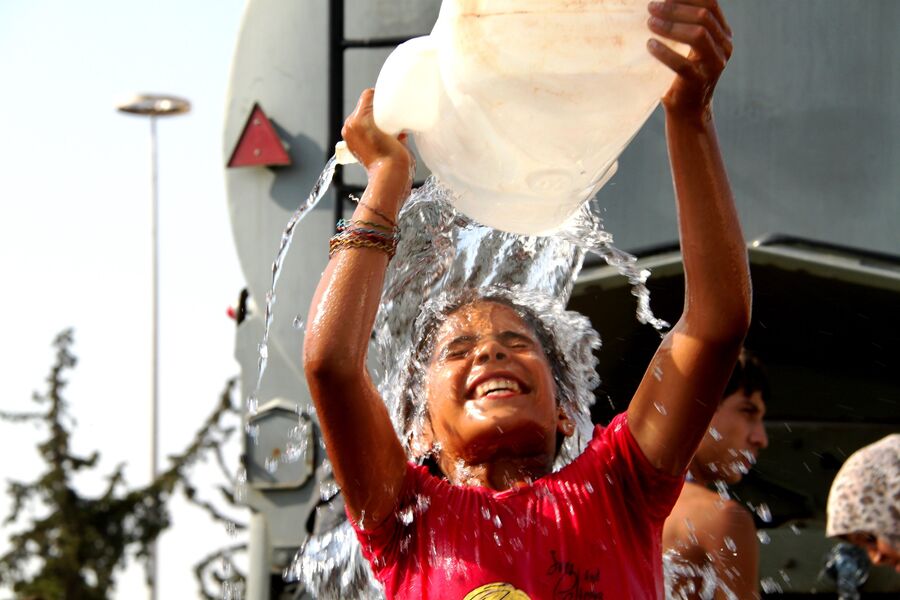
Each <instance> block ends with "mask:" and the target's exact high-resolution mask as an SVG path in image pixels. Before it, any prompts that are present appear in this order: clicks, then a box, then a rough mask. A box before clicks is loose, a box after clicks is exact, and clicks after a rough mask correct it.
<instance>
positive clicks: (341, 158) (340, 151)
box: [334, 140, 359, 165]
mask: <svg viewBox="0 0 900 600" xmlns="http://www.w3.org/2000/svg"><path fill="white" fill-rule="evenodd" d="M334 158H335V159H336V160H337V164H339V165H354V164H356V163H358V162H359V161H358V160H356V157H355V156H353V153H352V152H350V148H348V147H347V142H345V141H344V140H341V141H339V142H338V143H337V144H335V145H334Z"/></svg>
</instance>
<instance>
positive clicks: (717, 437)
mask: <svg viewBox="0 0 900 600" xmlns="http://www.w3.org/2000/svg"><path fill="white" fill-rule="evenodd" d="M709 436H710V437H711V438H712V439H714V440H716V441H717V442H719V441H721V440H722V434H721V433H719V430H718V429H716V428H715V427H710V428H709Z"/></svg>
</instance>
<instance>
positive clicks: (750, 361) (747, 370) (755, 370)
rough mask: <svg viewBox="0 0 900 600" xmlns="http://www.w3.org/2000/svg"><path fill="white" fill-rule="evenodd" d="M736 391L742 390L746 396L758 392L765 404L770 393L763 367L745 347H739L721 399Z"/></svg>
mask: <svg viewBox="0 0 900 600" xmlns="http://www.w3.org/2000/svg"><path fill="white" fill-rule="evenodd" d="M737 391H742V392H744V393H745V394H747V395H748V396H750V395H752V394H753V393H754V392H760V394H762V399H763V402H765V403H766V404H768V403H769V399H770V398H771V394H772V392H771V389H770V388H769V378H768V377H767V376H766V369H765V367H763V364H762V362H760V360H759V358H757V357H756V355H755V354H753V353H752V352H750V351H749V350H747V349H746V348H742V349H741V354H740V356H738V360H737V364H735V365H734V370H733V371H732V372H731V377H730V378H729V379H728V384H727V385H726V386H725V392H724V393H723V394H722V400H724V399H725V398H727V397H728V396H730V395H732V394H734V393H735V392H737Z"/></svg>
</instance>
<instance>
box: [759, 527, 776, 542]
mask: <svg viewBox="0 0 900 600" xmlns="http://www.w3.org/2000/svg"><path fill="white" fill-rule="evenodd" d="M756 537H757V538H758V539H759V543H760V544H768V543H769V542H771V541H772V538H770V537H769V534H768V533H766V532H765V531H763V530H762V529H760V530H759V531H757V532H756Z"/></svg>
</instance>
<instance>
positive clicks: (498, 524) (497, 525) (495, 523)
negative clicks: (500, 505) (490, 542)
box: [494, 515, 503, 529]
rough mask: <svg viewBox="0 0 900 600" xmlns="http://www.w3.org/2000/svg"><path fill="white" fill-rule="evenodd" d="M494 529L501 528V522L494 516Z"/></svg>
mask: <svg viewBox="0 0 900 600" xmlns="http://www.w3.org/2000/svg"><path fill="white" fill-rule="evenodd" d="M494 527H496V528H497V529H500V528H501V527H503V522H502V521H501V520H500V517H499V516H497V515H494Z"/></svg>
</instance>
